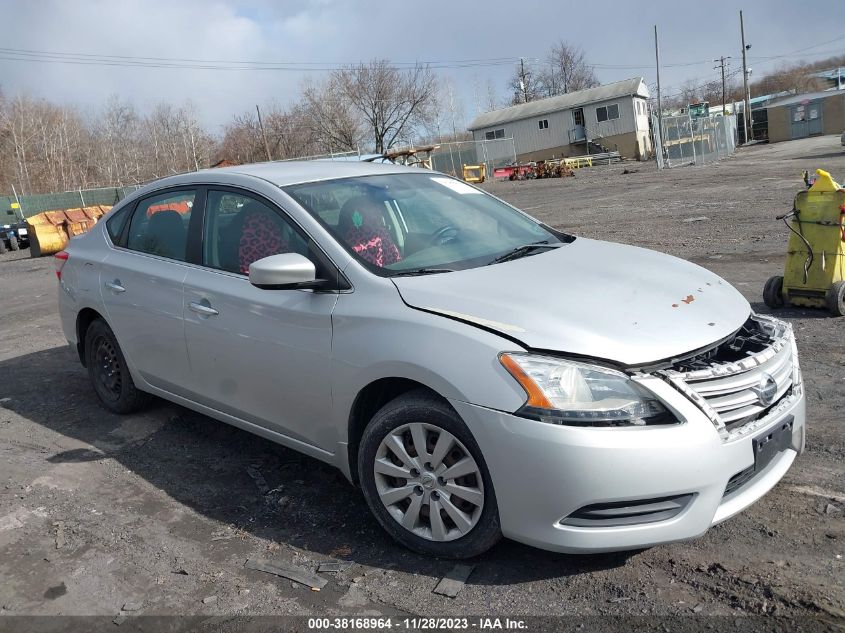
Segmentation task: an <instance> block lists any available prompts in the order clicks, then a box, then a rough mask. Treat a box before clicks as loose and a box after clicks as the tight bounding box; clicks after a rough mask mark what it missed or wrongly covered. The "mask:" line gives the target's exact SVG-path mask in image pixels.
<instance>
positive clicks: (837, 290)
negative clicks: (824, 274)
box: [826, 281, 845, 316]
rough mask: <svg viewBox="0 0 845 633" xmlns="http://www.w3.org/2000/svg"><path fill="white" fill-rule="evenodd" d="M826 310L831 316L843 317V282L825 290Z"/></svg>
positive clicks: (844, 297)
mask: <svg viewBox="0 0 845 633" xmlns="http://www.w3.org/2000/svg"><path fill="white" fill-rule="evenodd" d="M826 298H827V309H828V310H830V313H831V314H832V315H833V316H845V281H837V282H836V283H834V284H833V285H832V286H831V287H830V288H828V289H827V297H826Z"/></svg>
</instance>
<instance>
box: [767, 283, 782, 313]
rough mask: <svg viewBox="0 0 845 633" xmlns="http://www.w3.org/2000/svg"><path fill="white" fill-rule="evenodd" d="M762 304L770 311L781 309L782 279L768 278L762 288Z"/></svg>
mask: <svg viewBox="0 0 845 633" xmlns="http://www.w3.org/2000/svg"><path fill="white" fill-rule="evenodd" d="M763 303H765V304H766V305H767V306H768V307H770V308H771V309H772V310H777V309H778V308H782V307H783V305H784V300H783V277H781V276H779V275H778V276H775V277H769V280H768V281H767V282H766V285H765V286H763Z"/></svg>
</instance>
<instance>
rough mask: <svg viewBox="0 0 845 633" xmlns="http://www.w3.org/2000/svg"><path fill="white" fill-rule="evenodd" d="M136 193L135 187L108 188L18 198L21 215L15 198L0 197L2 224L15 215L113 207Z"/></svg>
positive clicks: (0, 219)
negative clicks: (16, 208) (14, 204)
mask: <svg viewBox="0 0 845 633" xmlns="http://www.w3.org/2000/svg"><path fill="white" fill-rule="evenodd" d="M133 191H135V187H108V188H104V189H83V190H82V191H81V192H80V191H65V192H62V193H40V194H33V195H25V196H18V198H19V200H20V209H19V213H17V214H16V213H15V209H14V208H13V207H12V204H13V203H14V202H15V197H14V196H9V195H4V196H0V224H3V220H11V219H12V218H13V217H14V216H15V215H23V217H25V218H28V217H31V216H33V215H37V214H39V213H41V212H42V211H56V210H64V209H75V208H77V207H82V206H85V207H88V206H91V205H95V204H103V205H107V206H112V205H114V204H116V203H117V202H118V201H120V200H123V199H124V198H125V197H126V196H127V195H129V194H130V193H132V192H133Z"/></svg>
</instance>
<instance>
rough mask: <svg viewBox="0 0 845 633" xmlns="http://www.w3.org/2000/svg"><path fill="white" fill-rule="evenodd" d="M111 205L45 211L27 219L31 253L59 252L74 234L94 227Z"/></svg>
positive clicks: (35, 255)
mask: <svg viewBox="0 0 845 633" xmlns="http://www.w3.org/2000/svg"><path fill="white" fill-rule="evenodd" d="M109 209H111V207H108V206H103V205H95V206H90V207H79V208H77V209H64V210H61V211H44V212H42V213H39V214H38V215H34V216H32V217H29V218H27V219H26V223H27V225H28V227H27V228H28V230H29V253H30V256H31V257H42V256H43V255H52V254H53V253H58V252H59V251H60V250H62V249H63V248H64V247H65V246H67V243H68V240H70V238H72V237H73V236H74V235H80V234H81V233H85V232H86V231H88V230H90V229H91V227H93V226H94V225H95V224H96V223H97V220H99V219H100V217H102V216H103V215H104V214H105V213H107V212H108V210H109Z"/></svg>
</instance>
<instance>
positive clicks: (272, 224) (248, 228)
mask: <svg viewBox="0 0 845 633" xmlns="http://www.w3.org/2000/svg"><path fill="white" fill-rule="evenodd" d="M232 224H237V225H239V227H238V226H235V227H233V228H235V229H237V228H239V229H240V230H239V231H238V232H234V231H233V233H234V235H239V237H238V268H237V270H238V271H239V272H241V273H243V274H248V273H249V265H250V264H251V263H252V262H255V261H258V260H259V259H263V258H265V257H269V256H270V255H279V254H281V253H289V252H290V240H289V238H288V236H287V235H286V234H285V233H286V231H285V227H284V226H283V224H282V220H281V218H279V216H278V215H276V214H275V213H274V212H273V211H271V210H270V209H268V208H267V207H265V206H264V205H262V204H260V203H257V202H253V203H250V204H248V205H246V206H245V207H244V208H243V209H242V210H241V212H240V213H239V215H238V217H237V218H235V220H234V221H233V222H232Z"/></svg>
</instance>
